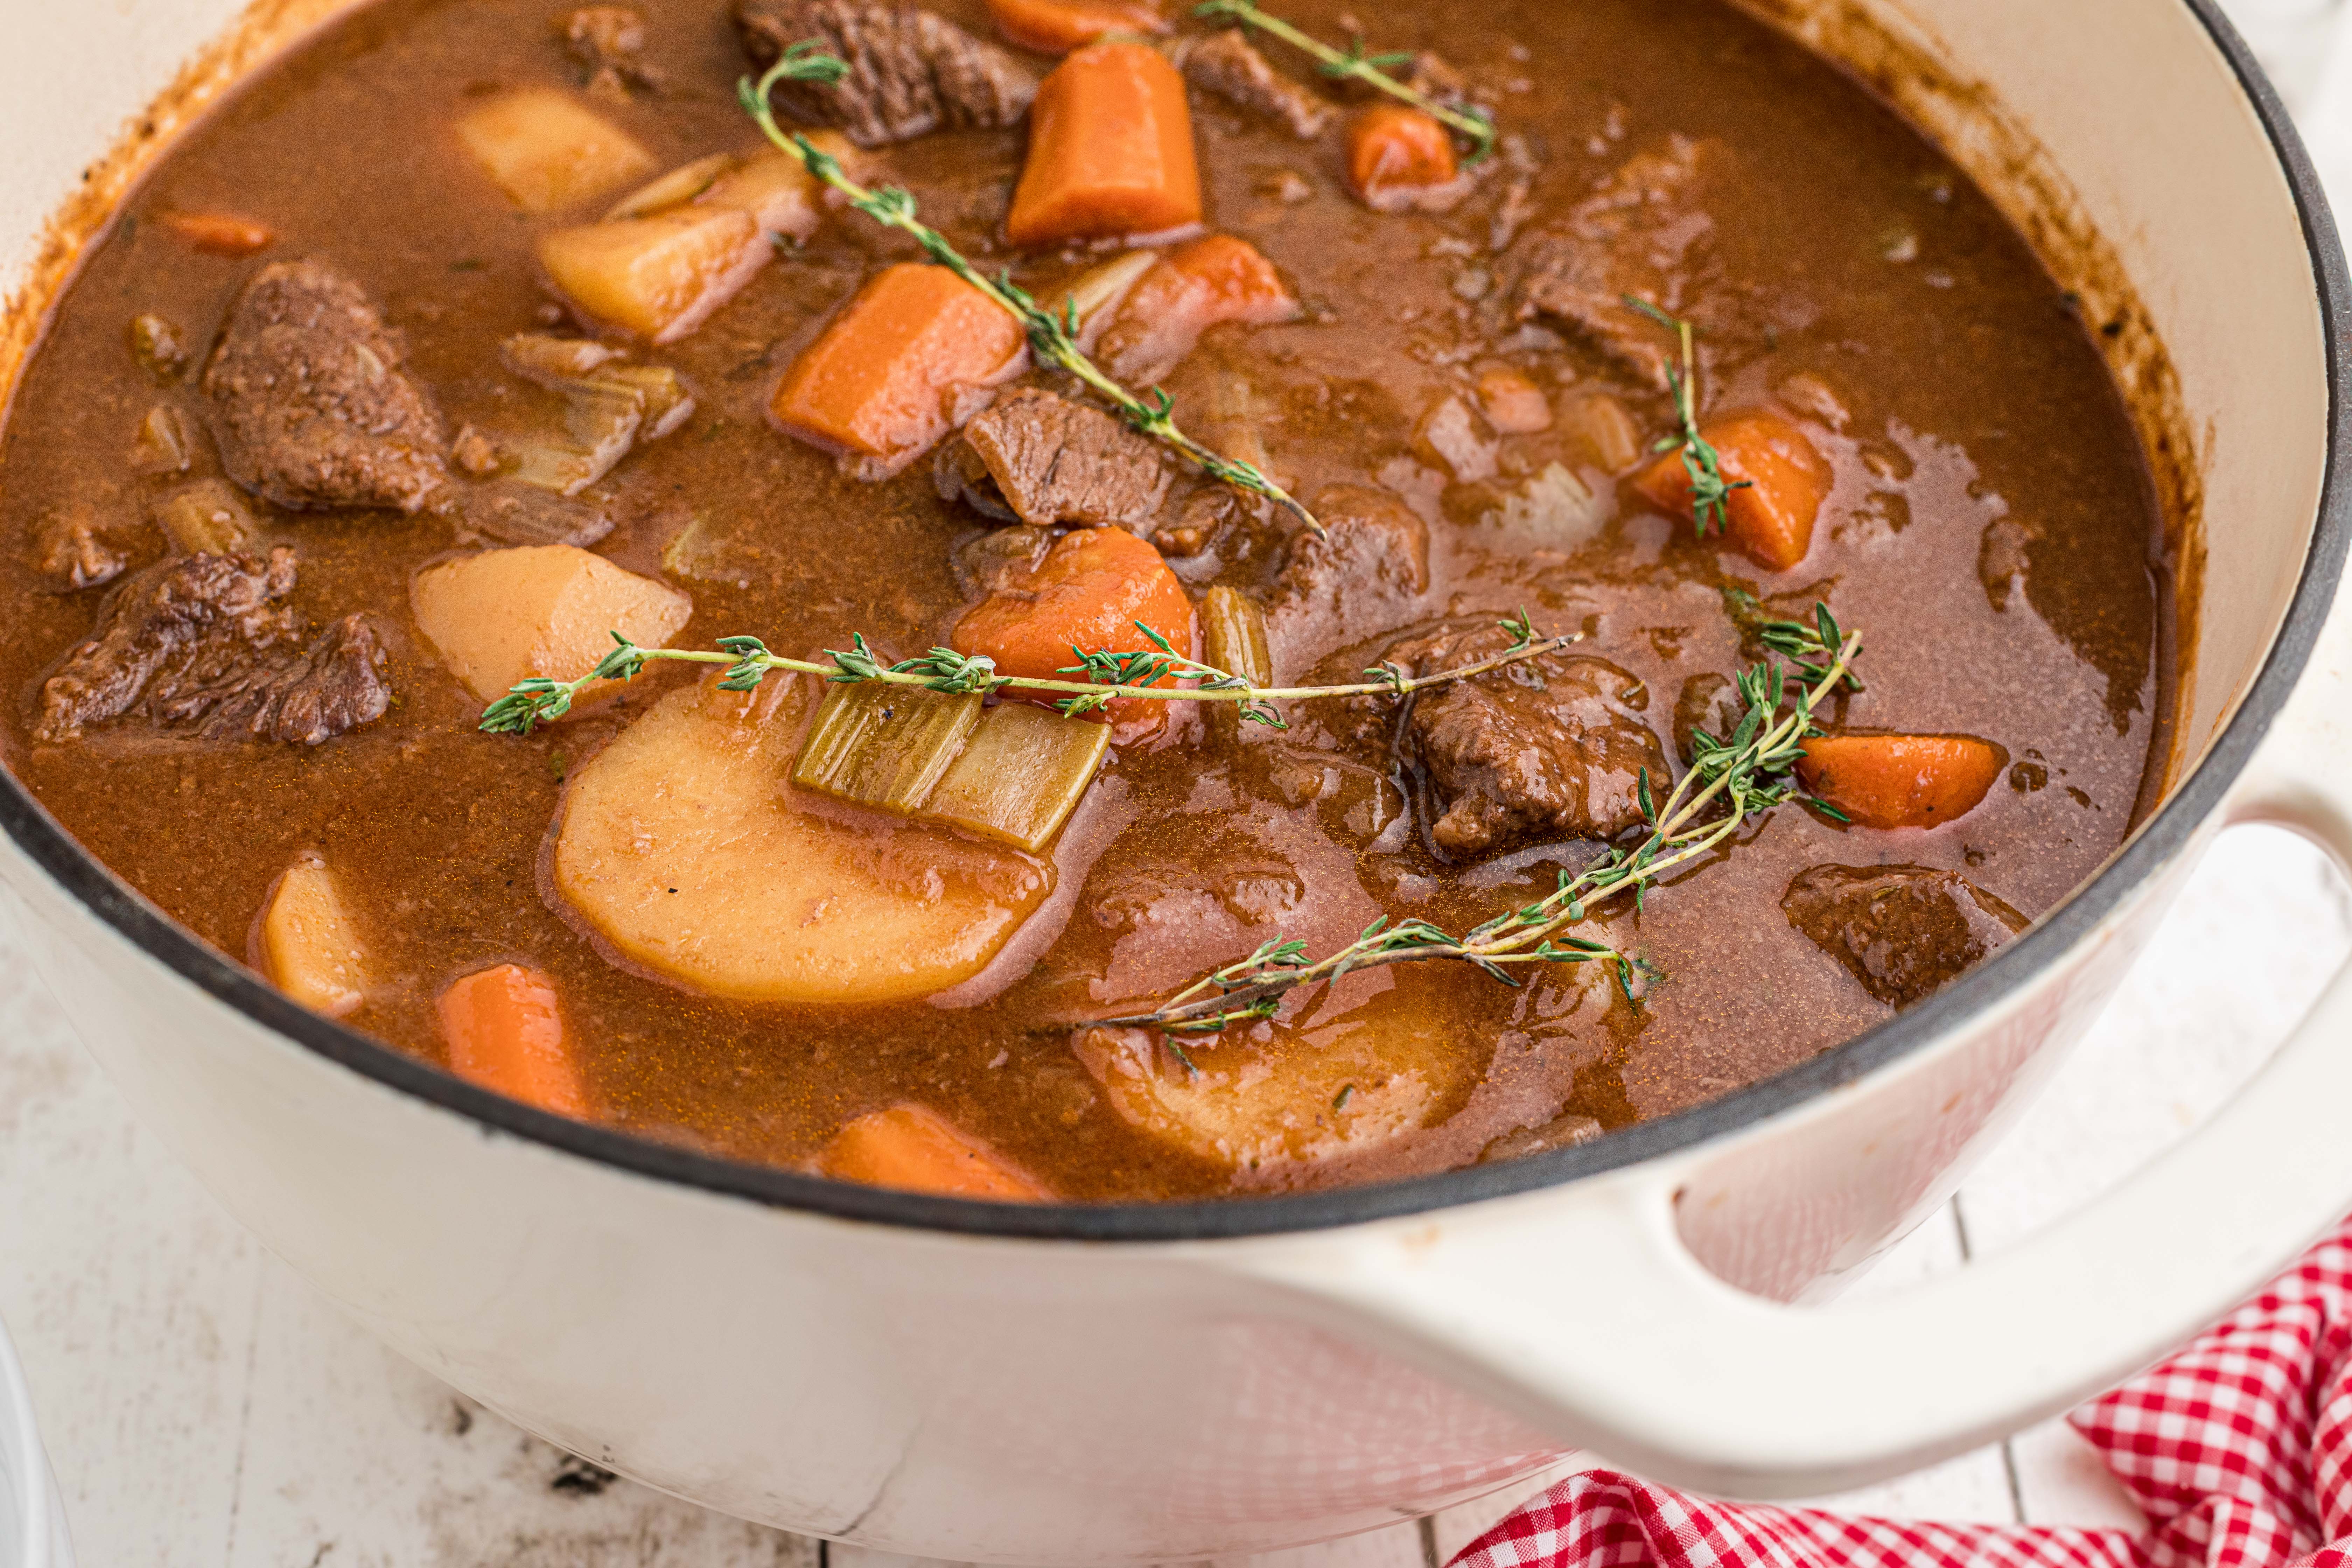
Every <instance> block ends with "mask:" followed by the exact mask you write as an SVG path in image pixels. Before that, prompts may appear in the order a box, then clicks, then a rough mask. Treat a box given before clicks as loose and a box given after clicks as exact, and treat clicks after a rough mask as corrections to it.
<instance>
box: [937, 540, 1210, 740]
mask: <svg viewBox="0 0 2352 1568" xmlns="http://www.w3.org/2000/svg"><path fill="white" fill-rule="evenodd" d="M1138 621H1140V622H1142V623H1143V624H1144V625H1145V626H1150V628H1151V629H1152V630H1153V631H1156V632H1158V633H1159V634H1160V636H1161V637H1166V638H1167V639H1168V641H1169V643H1170V644H1171V646H1172V647H1175V648H1176V649H1177V651H1178V652H1180V653H1189V652H1190V651H1191V650H1192V601H1191V600H1190V599H1189V598H1187V597H1185V595H1184V584H1181V583H1180V582H1178V581H1177V580H1176V574H1175V573H1173V572H1171V571H1170V570H1169V569H1168V563H1166V562H1165V561H1162V560H1161V559H1160V552H1158V551H1157V550H1154V549H1152V548H1151V546H1150V545H1149V544H1146V543H1145V542H1143V541H1142V540H1140V539H1138V538H1137V537H1136V536H1135V535H1133V534H1131V533H1129V532H1128V531H1126V530H1125V529H1123V528H1086V529H1080V530H1078V531H1076V532H1075V533H1068V534H1065V535H1063V536H1062V538H1061V540H1060V541H1059V542H1057V543H1055V546H1054V548H1053V549H1052V550H1050V551H1048V552H1046V553H1045V559H1044V560H1043V561H1040V562H1039V563H1037V564H1036V565H1035V566H1034V567H1033V568H1031V569H1030V570H1028V571H1027V572H1025V573H1019V574H1015V576H1014V580H1013V581H1011V582H1009V583H1007V584H1005V586H1004V587H1003V589H1002V590H1000V591H999V592H997V593H995V594H993V595H990V596H989V597H988V598H986V599H983V600H982V601H981V602H980V604H979V605H976V606H974V607H973V608H972V609H971V611H969V612H968V613H967V614H966V615H965V616H964V617H963V619H962V620H961V621H959V622H957V623H956V627H955V630H954V631H953V632H951V633H950V634H949V637H948V641H949V642H950V644H952V645H953V646H954V647H955V650H956V651H957V652H958V653H963V654H986V655H987V656H988V657H989V658H992V659H994V660H995V661H996V668H997V669H998V671H999V672H1000V673H1003V674H1005V675H1020V676H1027V677H1029V678H1030V679H1046V680H1050V679H1055V677H1056V674H1057V672H1058V671H1060V670H1061V669H1062V668H1064V667H1066V666H1068V665H1074V664H1076V662H1077V658H1076V656H1075V655H1074V654H1072V653H1071V651H1070V650H1071V648H1073V647H1081V648H1085V649H1087V650H1088V651H1092V650H1094V649H1096V648H1107V649H1109V650H1110V651H1112V652H1115V653H1125V652H1130V651H1133V652H1139V651H1141V650H1143V649H1146V648H1149V647H1151V646H1152V644H1151V640H1150V638H1149V637H1145V636H1144V635H1143V634H1142V633H1141V632H1140V631H1138V630H1137V629H1136V623H1137V622H1138ZM1062 679H1073V678H1070V677H1062ZM1156 684H1158V685H1160V686H1170V685H1173V684H1174V680H1173V679H1172V678H1163V679H1160V681H1158V682H1157V683H1156ZM1167 706H1168V704H1166V703H1165V702H1158V701H1153V700H1149V699H1146V698H1141V697H1128V698H1121V699H1119V700H1117V701H1114V702H1113V703H1111V705H1110V708H1109V711H1110V713H1111V715H1112V717H1113V718H1114V720H1116V721H1118V722H1119V723H1120V724H1122V725H1130V724H1131V725H1134V726H1136V727H1137V732H1138V733H1139V734H1149V733H1151V732H1152V731H1156V730H1158V729H1159V727H1160V724H1161V723H1162V722H1164V721H1165V720H1166V717H1167V715H1166V714H1165V713H1164V712H1162V711H1160V710H1164V709H1165V708H1166V707H1167Z"/></svg>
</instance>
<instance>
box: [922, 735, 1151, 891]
mask: <svg viewBox="0 0 2352 1568" xmlns="http://www.w3.org/2000/svg"><path fill="white" fill-rule="evenodd" d="M1109 747H1110V726H1109V725H1108V724H1098V723H1097V722H1095V721H1092V720H1090V719H1065V718H1063V717H1062V716H1061V715H1060V714H1059V713H1056V712H1055V711H1054V710H1052V709H1050V708H1040V707H1037V706H1036V705H1034V703H1028V702H1000V703H998V704H997V705H996V706H995V707H993V708H992V709H990V710H988V711H987V713H986V714H984V715H983V716H982V719H981V721H980V724H979V727H978V728H976V729H975V730H973V731H972V732H971V742H970V743H969V744H967V745H966V746H965V747H964V749H963V755H961V756H960V757H958V758H957V759H956V760H955V765H954V766H953V767H951V768H950V769H948V771H947V776H946V777H945V778H942V779H941V780H940V787H939V788H938V789H936V790H934V791H933V792H932V793H931V801H930V804H929V805H928V806H926V807H924V809H923V815H924V816H927V817H929V818H931V819H932V820H933V821H936V822H945V823H950V824H951V825H953V826H957V827H968V828H970V829H971V831H973V832H974V833H981V834H985V835H987V836H988V837H991V838H998V839H1002V840H1003V841H1004V842H1005V843H1007V844H1014V845H1018V846H1020V847H1022V848H1024V849H1026V850H1028V851H1029V852H1030V853H1031V854H1033V855H1034V854H1037V853H1039V852H1040V851H1042V850H1043V849H1044V848H1045V846H1047V845H1048V844H1051V843H1052V842H1053V841H1054V836H1055V834H1057V833H1059V832H1061V831H1062V824H1064V823H1065V822H1067V821H1068V820H1069V819H1070V813H1071V812H1073V811H1076V809H1077V805H1078V802H1079V801H1080V800H1081V799H1082V798H1084V796H1085V795H1086V793H1087V784H1091V783H1092V782H1093V781H1094V776H1095V769H1096V768H1097V766H1098V765H1099V764H1100V763H1101V762H1102V758H1103V752H1106V751H1107V750H1108V749H1109Z"/></svg>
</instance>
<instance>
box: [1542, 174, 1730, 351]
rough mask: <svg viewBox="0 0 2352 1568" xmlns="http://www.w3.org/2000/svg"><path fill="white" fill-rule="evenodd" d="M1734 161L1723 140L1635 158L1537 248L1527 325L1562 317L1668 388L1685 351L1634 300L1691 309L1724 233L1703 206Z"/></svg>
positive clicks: (1596, 343)
mask: <svg viewBox="0 0 2352 1568" xmlns="http://www.w3.org/2000/svg"><path fill="white" fill-rule="evenodd" d="M1730 159H1731V153H1730V152H1729V150H1728V149H1727V148H1726V147H1725V146H1724V145H1723V143H1721V142H1716V141H1712V140H1709V141H1705V142H1694V141H1692V140H1690V139H1689V138H1688V137H1684V136H1677V137H1675V138H1674V140H1673V141H1671V142H1668V143H1667V145H1666V147H1665V150H1664V151H1663V152H1652V153H1637V154H1635V155H1634V156H1633V157H1632V158H1629V159H1627V160H1626V161H1625V163H1623V164H1622V166H1621V167H1620V168H1619V169H1618V170H1617V172H1616V173H1615V174H1611V175H1610V176H1609V177H1608V178H1607V179H1606V180H1604V181H1602V182H1601V185H1600V188H1599V189H1597V190H1595V191H1594V192H1593V193H1592V195H1590V196H1587V197H1586V198H1585V199H1584V200H1583V201H1581V202H1580V203H1579V204H1577V205H1576V206H1575V208H1574V209H1572V210H1571V211H1570V213H1569V215H1568V217H1567V218H1566V220H1565V221H1563V222H1562V223H1561V224H1560V225H1559V226H1558V227H1556V228H1555V229H1553V230H1552V231H1551V232H1549V233H1548V234H1546V235H1545V236H1543V237H1542V238H1541V240H1540V241H1539V242H1538V244H1537V246H1536V247H1535V252H1534V255H1533V257H1532V258H1531V259H1530V261H1529V263H1528V270H1527V274H1526V276H1525V277H1524V278H1523V279H1521V281H1520V284H1519V319H1520V320H1522V321H1525V320H1527V319H1528V317H1531V316H1537V315H1545V316H1550V317H1553V318H1555V319H1557V320H1559V321H1562V322H1564V323H1566V324H1567V325H1568V326H1570V327H1573V328H1575V329H1576V330H1577V331H1580V332H1581V333H1583V334H1584V336H1585V337H1586V338H1588V339H1589V340H1591V342H1592V344H1593V346H1594V347H1596V348H1598V349H1600V350H1601V352H1602V353H1605V354H1607V355H1608V356H1609V357H1610V358H1611V359H1613V360H1615V361H1616V362H1617V363H1620V364H1622V365H1623V366H1624V367H1625V368H1626V369H1628V370H1630V371H1632V372H1633V374H1636V375H1639V376H1641V377H1643V379H1644V380H1646V381H1648V382H1650V383H1651V384H1653V385H1655V386H1659V387H1664V385H1665V384H1666V367H1667V365H1668V364H1670V363H1673V355H1674V353H1675V344H1674V342H1673V341H1672V340H1671V339H1670V338H1669V336H1668V335H1667V333H1666V332H1665V331H1664V329H1662V328H1661V327H1660V326H1659V325H1658V323H1657V322H1656V321H1652V320H1651V319H1650V318H1649V317H1647V316H1645V315H1643V313H1642V312H1641V311H1639V310H1634V309H1633V307H1632V306H1630V305H1628V304H1626V303H1625V297H1626V296H1627V295H1629V294H1630V295H1632V296H1633V297H1634V298H1635V299H1639V300H1648V301H1649V302H1650V303H1652V304H1654V305H1656V306H1658V307H1659V308H1660V309H1662V310H1670V311H1678V312H1679V311H1683V310H1685V305H1686V301H1685V295H1686V293H1687V292H1688V287H1687V286H1688V285H1689V283H1690V282H1691V274H1692V272H1693V270H1694V269H1695V268H1696V266H1697V264H1698V263H1699V261H1700V260H1701V259H1702V258H1703V257H1704V254H1705V252H1706V248H1707V247H1708V245H1709V242H1710V241H1711V239H1712V237H1713V235H1714V231H1715V222H1714V220H1713V219H1712V218H1710V217H1709V216H1707V214H1706V209H1705V208H1704V207H1703V206H1701V205H1700V203H1701V202H1702V201H1703V200H1704V198H1705V197H1706V195H1707V194H1708V192H1709V189H1710V187H1711V185H1712V184H1714V183H1715V182H1717V181H1718V180H1720V179H1721V178H1722V176H1723V172H1724V169H1725V166H1726V165H1727V164H1728V163H1729V162H1730Z"/></svg>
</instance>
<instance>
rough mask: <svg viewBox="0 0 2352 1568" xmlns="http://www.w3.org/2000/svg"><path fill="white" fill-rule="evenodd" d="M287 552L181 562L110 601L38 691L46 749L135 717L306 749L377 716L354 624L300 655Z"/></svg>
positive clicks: (377, 691)
mask: <svg viewBox="0 0 2352 1568" xmlns="http://www.w3.org/2000/svg"><path fill="white" fill-rule="evenodd" d="M294 575H295V568H294V552H293V551H291V550H289V549H286V548H284V547H282V546H281V547H279V548H278V549H276V550H273V551H271V552H269V559H268V561H267V562H264V561H262V560H260V559H258V558H257V557H255V556H251V555H182V556H175V557H173V559H171V560H168V561H163V562H158V563H156V564H155V565H152V566H150V567H148V568H147V569H146V570H145V571H143V572H141V573H140V574H137V575H136V576H133V577H131V578H130V579H129V580H127V581H126V582H124V583H123V584H122V585H121V587H119V588H117V589H116V590H115V591H114V592H113V593H112V594H111V595H109V596H108V599H107V602H106V605H105V607H104V608H103V609H102V610H100V613H99V620H98V626H97V628H96V629H95V630H94V631H93V632H92V633H91V635H90V637H89V640H88V641H86V642H84V643H82V644H81V645H80V646H79V647H76V648H75V649H74V650H73V651H72V652H71V653H69V654H68V655H67V656H66V660H65V663H64V664H63V665H62V666H60V667H59V668H58V672H57V673H56V674H55V675H53V676H51V677H50V678H49V679H48V680H47V683H46V684H44V685H43V686H42V688H41V721H40V725H39V727H38V728H37V730H36V731H34V734H35V736H36V737H37V739H40V740H43V741H50V742H56V741H66V740H71V739H73V738H74V737H76V736H78V735H79V734H80V733H81V732H82V730H83V728H84V727H85V726H87V725H90V724H97V723H103V722H105V721H108V720H111V719H118V718H122V717H124V716H126V715H133V716H137V717H140V718H143V719H146V720H148V721H150V722H151V723H152V724H154V725H155V726H156V727H157V728H158V729H161V730H163V731H166V732H171V733H179V734H193V735H198V736H202V737H205V738H207V739H225V738H228V737H231V736H236V735H240V734H243V735H252V736H257V737H259V738H262V739H266V740H274V741H283V742H290V743H295V744H300V745H310V746H315V745H317V744H318V743H319V742H321V741H324V740H327V739H328V738H329V737H331V736H334V735H340V734H341V733H342V732H343V731H346V730H350V729H352V728H353V727H355V726H357V725H360V724H364V723H366V722H368V721H370V720H373V719H376V718H379V717H381V716H382V715H383V711H384V709H385V708H386V706H388V704H389V703H390V700H391V690H390V688H388V687H387V686H386V685H385V684H384V681H383V649H382V648H380V647H378V646H377V644H376V639H375V634H374V633H373V631H372V630H371V629H370V628H369V627H368V626H367V624H366V623H365V622H364V621H362V619H361V618H360V617H358V616H345V617H344V618H343V619H342V620H341V621H338V622H337V623H336V624H335V625H334V626H331V627H329V628H328V629H327V630H326V632H325V633H323V634H322V635H321V636H320V637H318V638H317V639H315V640H314V641H312V642H311V643H310V645H309V646H308V647H297V646H295V638H296V637H297V635H298V634H297V626H296V622H295V619H294V615H293V611H292V610H291V609H290V608H289V606H288V605H286V604H285V602H284V601H285V599H286V596H287V595H289V594H290V593H292V592H293V590H294Z"/></svg>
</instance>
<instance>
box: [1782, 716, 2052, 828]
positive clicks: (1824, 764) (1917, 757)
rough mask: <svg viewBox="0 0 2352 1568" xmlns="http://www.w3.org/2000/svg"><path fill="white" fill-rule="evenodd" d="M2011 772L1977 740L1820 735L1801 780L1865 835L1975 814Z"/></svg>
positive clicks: (1810, 744) (1811, 744) (1808, 748)
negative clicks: (2002, 777)
mask: <svg viewBox="0 0 2352 1568" xmlns="http://www.w3.org/2000/svg"><path fill="white" fill-rule="evenodd" d="M2008 765H2009V753H2008V752H2004V751H2002V750H2001V749H2000V747H1999V746H1996V745H1994V744H1993V743H1992V742H1990V741H1979V740H1978V739H1977V738H1976V737H1975V736H1973V735H1818V736H1815V737H1814V738H1813V739H1811V740H1810V741H1807V742H1805V754H1804V756H1803V758H1802V759H1801V760H1800V761H1799V762H1798V763H1797V776H1798V778H1799V779H1801V780H1802V781H1803V783H1804V785H1805V787H1806V788H1807V789H1809V790H1811V791H1812V792H1813V794H1815V795H1819V796H1820V797H1821V798H1822V799H1823V800H1825V801H1827V802H1829V803H1830V804H1831V805H1833V806H1835V807H1837V808H1838V809H1839V810H1840V811H1842V812H1843V813H1845V815H1846V816H1848V817H1850V818H1852V819H1853V821H1855V822H1857V823H1859V824H1861V825H1862V826H1864V827H1934V826H1937V825H1938V824H1941V823H1946V822H1950V821H1952V820H1954V819H1955V818H1958V817H1960V816H1966V815H1968V813H1969V812H1970V811H1972V810H1974V809H1975V808H1976V805H1977V803H1978V802H1979V801H1980V800H1982V799H1984V797H1985V792H1986V791H1988V790H1990V789H1991V788H1992V784H1993V780H1995V779H1997V778H1999V777H2000V771H2001V769H2003V768H2004V767H2007V766H2008Z"/></svg>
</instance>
